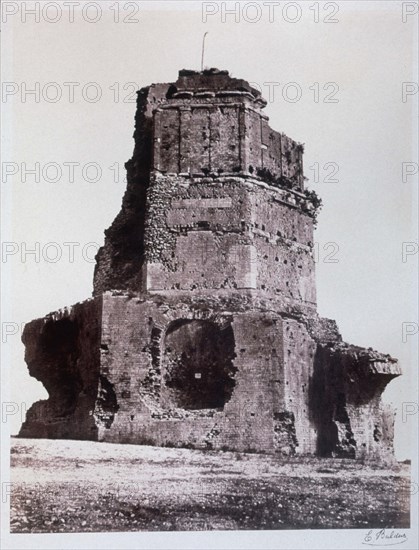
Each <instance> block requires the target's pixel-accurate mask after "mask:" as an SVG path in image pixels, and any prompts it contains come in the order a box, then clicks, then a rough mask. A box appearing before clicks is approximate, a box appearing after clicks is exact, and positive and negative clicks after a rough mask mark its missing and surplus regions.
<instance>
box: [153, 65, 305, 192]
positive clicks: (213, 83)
mask: <svg viewBox="0 0 419 550" xmlns="http://www.w3.org/2000/svg"><path fill="white" fill-rule="evenodd" d="M265 105H266V101H265V100H264V99H263V98H262V96H261V94H260V92H259V91H258V90H256V89H255V88H252V86H250V84H249V83H248V82H246V81H245V80H242V79H237V78H232V77H230V76H229V73H228V71H219V70H217V69H209V70H205V71H202V72H196V71H189V70H181V71H179V78H178V80H177V81H176V82H175V83H174V84H172V85H171V86H170V87H169V88H168V91H167V94H166V97H165V98H164V99H162V100H161V101H160V102H159V104H158V106H157V108H156V109H155V110H154V113H153V161H152V168H153V169H154V170H155V171H158V172H161V173H163V174H178V175H185V176H192V177H199V176H208V175H211V176H229V175H235V176H238V175H241V176H252V177H256V178H257V177H259V178H261V179H262V180H264V181H266V182H269V183H271V184H273V185H278V186H281V187H287V188H295V189H297V190H303V188H304V175H303V159H302V155H303V146H302V145H301V144H299V143H297V142H295V141H293V140H292V139H290V138H289V137H287V136H286V135H285V134H282V133H279V132H276V131H274V130H272V129H271V128H270V127H269V124H268V121H269V119H268V117H267V116H266V115H265V114H264V113H263V112H262V109H263V108H264V107H265Z"/></svg>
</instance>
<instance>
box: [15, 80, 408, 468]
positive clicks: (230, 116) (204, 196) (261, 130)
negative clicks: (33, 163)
mask: <svg viewBox="0 0 419 550" xmlns="http://www.w3.org/2000/svg"><path fill="white" fill-rule="evenodd" d="M265 104H266V102H265V101H264V100H263V98H262V97H261V96H260V94H259V92H258V91H256V90H255V89H253V88H252V87H251V86H250V85H249V84H248V83H247V82H246V81H244V80H239V79H235V78H231V77H230V76H229V74H228V72H226V71H218V70H209V71H203V72H194V71H185V70H183V71H180V73H179V78H178V80H177V82H175V83H174V84H154V85H151V86H149V87H147V88H143V89H142V90H140V91H139V92H138V105H137V114H136V129H135V134H134V137H135V149H134V154H133V157H132V159H131V160H130V161H129V162H128V163H127V165H126V168H127V172H128V187H127V191H126V194H125V196H124V199H123V205H122V210H121V212H120V213H119V214H118V216H117V217H116V219H115V221H114V223H113V224H112V226H111V227H110V228H109V229H108V230H107V231H106V240H105V245H104V247H103V248H102V249H101V250H100V252H99V254H98V256H97V265H96V270H95V277H94V297H93V298H92V299H90V300H87V301H85V302H83V303H80V304H76V305H75V306H73V307H71V308H69V309H64V310H61V311H58V312H56V313H51V314H49V315H47V316H46V317H45V318H43V319H38V320H35V321H32V322H31V323H29V324H28V325H27V326H26V328H25V331H24V334H23V341H24V343H25V344H26V361H27V363H28V366H29V371H30V374H31V375H32V376H34V377H35V378H37V379H38V380H40V381H42V382H43V384H44V385H45V387H46V389H47V390H48V392H49V399H48V400H46V401H40V402H38V403H36V404H35V405H33V406H32V408H31V409H30V411H29V412H28V415H27V419H26V422H25V423H24V425H23V426H22V429H21V432H20V435H22V436H26V437H49V438H76V439H93V440H100V441H112V442H121V443H139V444H153V445H162V446H166V445H167V446H190V447H196V448H204V449H234V450H240V451H263V452H268V453H280V454H284V455H290V454H294V453H300V454H318V455H322V456H347V457H361V456H368V457H372V458H379V457H382V456H388V455H391V453H392V441H393V417H394V415H393V412H392V411H391V410H389V409H387V408H385V407H384V406H383V405H382V403H381V401H380V397H381V394H382V392H383V390H384V388H385V386H386V385H387V384H388V382H389V381H390V380H391V379H392V378H394V377H396V376H398V375H399V374H400V370H399V367H398V364H397V361H396V360H394V359H392V358H390V357H389V356H387V355H382V354H379V353H377V352H373V351H371V350H365V349H362V348H359V347H355V346H350V345H348V344H345V343H343V342H342V339H341V336H340V334H339V332H338V329H337V326H336V324H335V322H334V321H330V320H328V319H321V318H319V317H318V315H317V312H316V290H315V279H314V269H315V264H314V260H313V254H312V252H313V242H314V239H313V224H314V221H315V216H316V207H317V206H318V202H317V199H316V196H315V194H313V193H312V192H308V191H307V190H305V189H304V176H303V162H302V157H303V147H302V145H300V144H299V143H296V142H295V141H293V140H292V139H290V138H288V137H287V136H286V135H284V134H282V133H278V132H276V131H274V130H272V129H271V128H270V127H269V124H268V118H267V116H266V115H265V114H264V113H263V108H264V107H265Z"/></svg>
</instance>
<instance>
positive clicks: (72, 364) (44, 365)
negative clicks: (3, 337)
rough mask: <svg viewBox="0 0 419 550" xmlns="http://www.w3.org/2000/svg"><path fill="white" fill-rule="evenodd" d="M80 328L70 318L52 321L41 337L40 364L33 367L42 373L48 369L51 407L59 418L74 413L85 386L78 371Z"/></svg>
mask: <svg viewBox="0 0 419 550" xmlns="http://www.w3.org/2000/svg"><path fill="white" fill-rule="evenodd" d="M78 337H79V326H78V323H77V322H76V321H74V320H70V319H60V320H58V321H54V320H53V319H50V320H48V321H47V322H46V323H45V325H44V327H43V331H42V334H41V335H40V337H39V344H40V346H39V347H40V353H39V357H40V360H39V365H33V372H34V373H36V372H37V371H38V370H39V372H40V374H41V373H42V372H43V370H45V369H48V373H49V375H48V377H45V380H43V382H44V385H45V387H46V389H47V391H48V393H49V395H50V397H49V402H50V406H51V407H52V408H53V409H54V411H55V414H56V415H57V416H66V415H69V414H71V413H72V412H73V411H74V409H75V408H76V405H77V400H78V396H79V393H80V391H81V390H82V387H83V384H82V380H81V377H80V373H79V369H78V364H77V361H78V358H79V354H80V349H79V345H78Z"/></svg>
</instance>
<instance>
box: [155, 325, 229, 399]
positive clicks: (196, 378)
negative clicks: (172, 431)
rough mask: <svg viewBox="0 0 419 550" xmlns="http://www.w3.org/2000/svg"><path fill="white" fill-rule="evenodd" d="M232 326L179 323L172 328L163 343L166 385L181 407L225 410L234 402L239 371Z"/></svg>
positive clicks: (171, 326)
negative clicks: (220, 326) (236, 378)
mask: <svg viewBox="0 0 419 550" xmlns="http://www.w3.org/2000/svg"><path fill="white" fill-rule="evenodd" d="M234 357H235V353H234V335H233V330H232V328H231V326H227V327H226V328H219V327H218V326H217V325H216V324H215V323H213V322H211V321H203V320H189V319H179V320H177V321H174V322H173V323H172V324H171V325H170V326H169V328H168V330H167V332H166V336H165V338H164V343H163V368H164V373H165V374H164V382H165V385H166V387H167V388H169V389H170V390H171V398H172V400H173V402H174V404H175V406H177V407H181V408H184V409H212V408H222V407H224V404H225V403H226V402H227V401H228V400H229V399H230V397H231V395H232V392H233V389H234V385H235V380H234V375H235V372H236V370H237V369H236V368H235V367H234V365H233V359H234Z"/></svg>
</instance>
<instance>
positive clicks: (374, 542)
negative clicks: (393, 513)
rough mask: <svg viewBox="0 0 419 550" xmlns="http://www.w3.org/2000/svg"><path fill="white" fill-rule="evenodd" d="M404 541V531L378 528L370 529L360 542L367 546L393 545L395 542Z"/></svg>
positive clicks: (405, 537)
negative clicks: (376, 529) (375, 529)
mask: <svg viewBox="0 0 419 550" xmlns="http://www.w3.org/2000/svg"><path fill="white" fill-rule="evenodd" d="M406 541H407V535H406V533H403V532H399V531H388V530H386V529H379V530H378V531H374V530H373V529H370V530H369V531H368V533H367V534H366V535H365V537H364V540H363V541H362V544H366V545H368V546H395V545H396V544H403V543H404V542H406Z"/></svg>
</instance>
